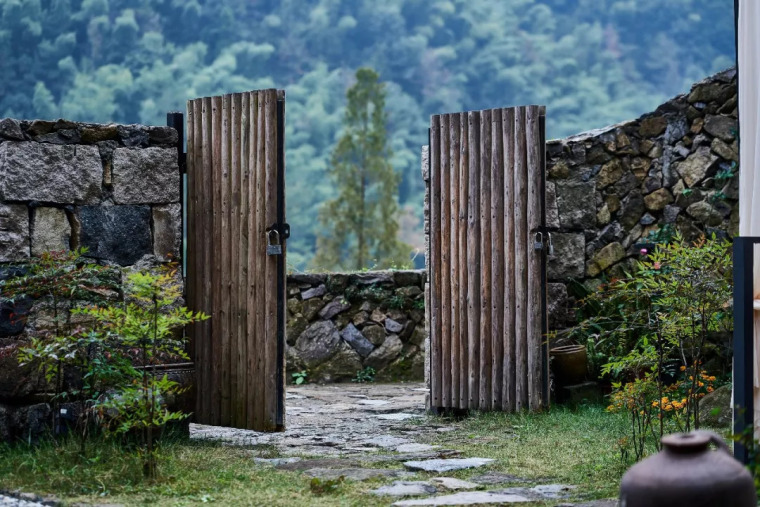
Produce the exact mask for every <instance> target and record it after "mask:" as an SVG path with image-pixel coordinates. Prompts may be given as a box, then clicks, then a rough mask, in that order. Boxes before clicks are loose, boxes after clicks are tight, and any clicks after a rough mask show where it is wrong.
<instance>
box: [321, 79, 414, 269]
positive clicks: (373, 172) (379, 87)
mask: <svg viewBox="0 0 760 507" xmlns="http://www.w3.org/2000/svg"><path fill="white" fill-rule="evenodd" d="M379 77H380V76H379V75H378V73H377V72H375V71H374V70H372V69H370V68H361V69H359V70H358V71H357V72H356V84H354V85H353V86H352V87H351V88H349V90H348V92H347V93H346V97H347V99H348V103H347V105H346V113H345V117H344V119H343V127H344V132H343V135H342V137H341V138H340V140H339V141H338V144H337V145H336V146H335V149H334V150H333V153H332V157H331V164H330V168H329V169H328V173H329V175H330V177H331V179H332V180H333V183H334V184H335V186H336V188H337V190H338V196H337V197H336V198H335V199H333V200H331V201H328V202H326V203H325V204H324V205H323V207H322V209H321V210H320V217H319V218H320V223H321V226H322V230H321V233H319V234H318V236H317V257H316V259H315V265H316V266H318V267H320V268H329V269H362V268H366V267H370V266H372V267H389V266H393V265H400V264H406V263H408V251H409V247H408V246H407V245H404V244H403V243H401V242H400V241H399V240H398V238H397V235H398V218H399V205H398V185H399V181H400V179H401V178H400V175H398V174H397V173H396V172H395V171H394V170H393V167H391V164H390V157H391V150H390V148H389V147H388V140H387V133H386V130H385V125H386V122H387V113H386V112H385V86H384V84H383V83H381V82H380V80H379Z"/></svg>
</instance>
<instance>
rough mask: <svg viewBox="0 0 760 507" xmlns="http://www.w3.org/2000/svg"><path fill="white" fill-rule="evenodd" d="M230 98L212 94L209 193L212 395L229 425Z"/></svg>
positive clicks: (224, 423)
mask: <svg viewBox="0 0 760 507" xmlns="http://www.w3.org/2000/svg"><path fill="white" fill-rule="evenodd" d="M228 114H229V100H228V98H227V97H226V96H225V97H211V129H212V131H211V137H212V147H211V167H212V176H211V179H212V193H213V203H212V209H211V214H212V217H213V223H212V231H213V232H212V236H211V243H212V251H213V252H214V253H215V255H216V262H215V263H214V264H213V266H212V272H211V276H212V278H211V279H212V280H213V282H214V283H212V284H211V289H212V290H213V295H214V301H215V302H216V304H214V306H213V313H212V314H211V319H212V325H213V335H212V340H213V341H214V343H213V348H214V397H215V398H216V399H217V400H218V403H219V405H220V412H219V421H220V423H221V424H223V425H226V426H229V425H230V424H231V423H232V419H231V418H230V403H231V398H230V393H231V391H232V389H231V386H230V370H229V368H228V362H229V356H230V322H229V312H228V311H227V308H229V288H228V287H229V279H228V275H229V263H230V253H229V248H224V247H223V245H224V243H225V241H226V240H227V237H228V236H227V235H228V223H227V221H228V218H227V216H228V213H229V206H228V202H227V201H228V200H227V193H228V191H229V185H228V177H229V174H228V167H229V116H228Z"/></svg>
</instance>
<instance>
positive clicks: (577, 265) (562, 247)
mask: <svg viewBox="0 0 760 507" xmlns="http://www.w3.org/2000/svg"><path fill="white" fill-rule="evenodd" d="M552 244H553V245H554V255H552V256H550V257H549V259H548V261H547V263H546V272H547V275H548V276H549V279H550V280H569V279H571V278H582V277H583V273H584V270H585V266H586V254H585V250H586V240H585V238H584V236H583V234H570V233H552Z"/></svg>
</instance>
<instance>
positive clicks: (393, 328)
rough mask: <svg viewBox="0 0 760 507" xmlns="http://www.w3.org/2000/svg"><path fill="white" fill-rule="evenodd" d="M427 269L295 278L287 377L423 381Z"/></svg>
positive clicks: (290, 301) (290, 293) (290, 292)
mask: <svg viewBox="0 0 760 507" xmlns="http://www.w3.org/2000/svg"><path fill="white" fill-rule="evenodd" d="M424 283H425V272H424V270H419V271H369V272H362V273H331V274H291V275H289V276H288V289H287V290H288V301H287V306H288V323H287V349H286V350H287V351H286V356H287V371H288V374H289V375H290V374H292V373H294V372H300V371H304V370H305V371H306V372H307V379H308V381H310V382H335V381H338V382H340V381H350V380H352V379H354V378H356V376H357V373H358V372H359V371H362V370H365V369H366V368H368V367H369V368H372V369H374V370H375V371H376V377H375V378H376V380H379V381H397V380H422V378H423V377H424V372H423V367H424V361H425V350H424V347H425V299H424V298H425V296H424V293H423V288H424Z"/></svg>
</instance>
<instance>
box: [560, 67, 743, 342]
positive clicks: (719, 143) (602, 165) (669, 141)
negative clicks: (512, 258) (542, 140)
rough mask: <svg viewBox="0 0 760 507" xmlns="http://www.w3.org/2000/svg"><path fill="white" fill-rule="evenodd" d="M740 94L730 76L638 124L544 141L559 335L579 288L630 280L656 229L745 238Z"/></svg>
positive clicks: (733, 74) (695, 90) (688, 236)
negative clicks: (741, 231) (741, 228)
mask: <svg viewBox="0 0 760 507" xmlns="http://www.w3.org/2000/svg"><path fill="white" fill-rule="evenodd" d="M736 92H737V88H736V72H735V70H733V69H729V70H726V71H724V72H721V73H719V74H716V75H714V76H711V77H709V78H707V79H705V80H703V81H701V82H699V83H696V84H695V85H693V86H692V88H691V90H690V92H689V93H687V94H684V95H679V96H678V97H675V98H674V99H672V100H670V101H668V102H666V103H665V104H663V105H661V106H660V107H658V108H657V109H656V110H655V111H654V112H652V113H648V114H645V115H643V116H642V117H640V118H638V119H636V120H632V121H627V122H624V123H620V124H618V125H613V126H610V127H606V128H603V129H599V130H595V131H591V132H585V133H583V134H578V135H576V136H572V137H569V138H566V139H560V140H554V141H549V142H548V143H547V147H546V149H547V189H546V190H547V225H548V226H549V227H550V228H554V230H555V232H553V233H552V239H553V243H554V251H555V254H554V256H552V257H550V258H549V260H548V277H549V287H548V290H549V305H550V312H549V315H550V327H551V328H552V329H555V330H557V329H561V328H564V327H566V326H568V325H571V324H572V323H573V321H574V301H573V297H572V295H571V294H569V293H568V285H569V283H571V281H572V280H575V281H578V282H580V283H583V284H584V285H585V286H586V287H587V288H588V289H591V290H593V289H594V288H595V287H596V286H597V284H598V283H600V280H602V279H604V278H607V279H610V278H615V277H620V276H623V274H624V273H625V272H626V271H628V272H630V271H631V269H632V268H633V267H634V264H635V262H636V258H637V257H638V256H639V255H640V253H639V252H640V249H641V245H642V244H645V243H648V242H650V241H651V238H652V235H653V234H655V235H656V234H657V233H658V231H660V233H659V234H663V233H665V232H668V233H670V232H676V231H677V232H680V233H681V234H682V235H683V237H684V238H685V239H687V240H694V239H697V238H698V237H699V236H700V235H702V234H705V235H708V236H710V235H713V234H715V235H716V236H717V237H725V238H731V237H733V235H735V234H737V233H738V223H739V215H738V213H739V211H738V198H739V174H738V161H739V148H738V135H737V129H738V125H737V93H736ZM548 114H549V115H550V114H551V111H549V112H548ZM570 292H572V291H570Z"/></svg>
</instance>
